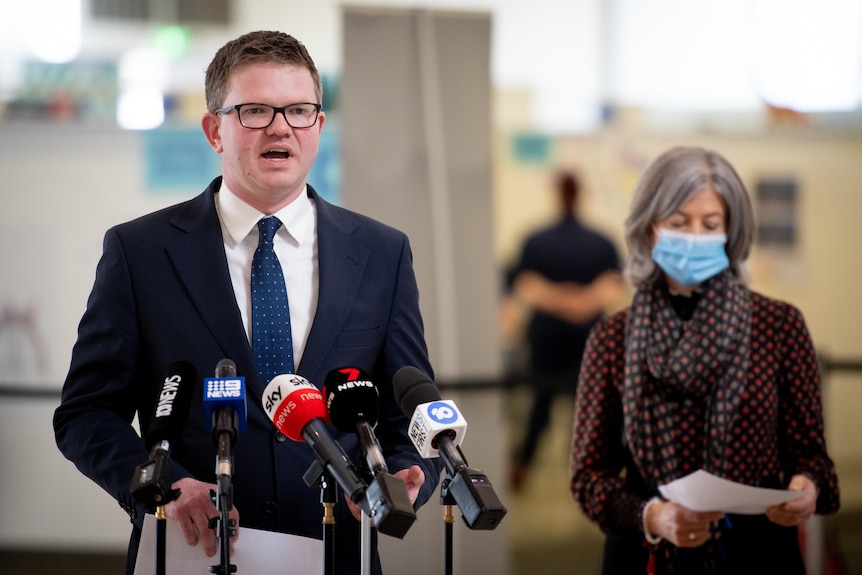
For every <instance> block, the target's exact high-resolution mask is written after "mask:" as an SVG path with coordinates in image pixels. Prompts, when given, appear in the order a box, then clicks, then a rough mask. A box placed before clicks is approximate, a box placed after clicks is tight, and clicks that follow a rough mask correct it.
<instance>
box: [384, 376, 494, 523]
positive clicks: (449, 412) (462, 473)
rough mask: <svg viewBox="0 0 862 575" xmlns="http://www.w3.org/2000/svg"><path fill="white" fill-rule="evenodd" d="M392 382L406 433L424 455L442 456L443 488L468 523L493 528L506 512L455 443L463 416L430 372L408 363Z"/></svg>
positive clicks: (462, 427)
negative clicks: (442, 394) (407, 418)
mask: <svg viewBox="0 0 862 575" xmlns="http://www.w3.org/2000/svg"><path fill="white" fill-rule="evenodd" d="M392 385H393V387H394V389H395V398H396V400H397V401H398V404H399V405H400V406H401V409H402V410H403V411H404V414H405V415H408V416H410V415H411V414H412V416H411V419H410V425H409V428H408V434H409V435H410V439H411V441H412V442H413V445H414V446H415V447H416V450H417V451H418V452H419V454H420V455H421V456H422V457H423V458H425V459H430V458H433V457H440V458H442V459H443V463H444V465H445V466H446V472H447V474H448V475H449V478H450V481H449V484H448V486H447V487H446V488H447V489H448V491H449V493H450V494H451V495H452V497H453V498H454V499H455V502H456V503H457V504H458V507H459V508H460V509H461V514H462V516H463V518H464V521H465V522H466V523H467V526H468V527H469V528H470V529H483V530H490V529H495V528H496V527H497V525H499V523H500V521H502V519H503V516H505V515H506V508H505V507H504V506H503V504H502V503H501V502H500V499H499V498H498V497H497V494H496V492H495V491H494V487H493V486H492V485H491V481H490V480H489V479H488V477H487V476H486V475H485V474H484V473H483V472H482V471H481V470H480V469H476V468H474V467H469V466H468V464H467V460H466V458H465V457H464V453H463V452H462V451H461V447H460V444H461V441H463V439H464V434H465V432H466V431H467V422H466V420H465V419H464V417H463V416H462V415H461V413H460V412H459V411H458V408H457V407H455V403H454V402H452V401H449V400H443V399H440V392H439V390H438V389H437V386H436V385H435V384H434V382H433V381H431V378H430V377H428V376H427V375H426V374H425V373H423V372H422V371H421V370H419V369H417V368H415V367H412V366H407V367H402V368H401V369H399V370H398V371H397V372H395V376H394V377H393V378H392ZM444 485H445V483H444Z"/></svg>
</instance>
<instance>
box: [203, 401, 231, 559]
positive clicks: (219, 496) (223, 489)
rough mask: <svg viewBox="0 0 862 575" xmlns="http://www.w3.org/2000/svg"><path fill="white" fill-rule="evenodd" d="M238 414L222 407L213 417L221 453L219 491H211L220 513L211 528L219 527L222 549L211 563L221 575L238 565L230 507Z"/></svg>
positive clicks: (218, 474) (214, 429)
mask: <svg viewBox="0 0 862 575" xmlns="http://www.w3.org/2000/svg"><path fill="white" fill-rule="evenodd" d="M237 419H238V416H237V413H236V410H233V409H220V410H219V411H218V412H217V413H216V414H215V415H214V417H213V423H214V425H213V439H215V440H216V444H217V447H218V456H217V458H216V485H217V487H218V492H217V493H212V492H211V495H212V496H213V498H214V499H215V501H214V503H215V505H216V509H217V510H218V512H219V514H218V517H214V518H213V519H212V520H211V521H210V523H209V528H210V529H213V528H217V531H216V533H217V535H218V537H219V549H220V559H221V562H220V563H219V564H218V565H211V566H210V568H209V571H210V573H216V574H218V575H229V574H230V573H236V565H231V563H230V538H231V536H233V535H234V534H235V533H236V530H235V529H234V528H235V527H236V523H235V522H234V521H232V520H231V519H230V511H231V509H232V508H233V485H232V483H231V473H232V467H233V455H232V453H231V448H232V447H233V445H234V444H235V443H236V437H237V427H238V421H237Z"/></svg>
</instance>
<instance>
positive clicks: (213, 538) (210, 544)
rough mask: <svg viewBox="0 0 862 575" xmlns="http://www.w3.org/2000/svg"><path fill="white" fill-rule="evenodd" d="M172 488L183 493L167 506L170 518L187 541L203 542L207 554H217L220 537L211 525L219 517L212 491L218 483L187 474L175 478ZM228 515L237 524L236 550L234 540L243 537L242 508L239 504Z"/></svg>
mask: <svg viewBox="0 0 862 575" xmlns="http://www.w3.org/2000/svg"><path fill="white" fill-rule="evenodd" d="M171 487H173V488H174V489H179V490H180V496H179V498H178V499H176V500H174V501H171V502H170V503H168V504H167V505H165V513H166V514H167V516H168V518H169V519H173V520H174V521H176V522H177V525H179V527H180V531H182V532H183V536H184V537H185V538H186V543H188V544H189V545H192V546H194V545H197V544H198V541H200V542H201V543H202V544H203V547H204V553H206V555H207V557H212V556H214V555H215V554H216V550H217V549H218V536H217V534H216V532H215V530H213V529H210V528H209V521H210V519H212V518H218V516H219V512H218V509H216V506H215V504H214V503H213V500H212V498H211V496H210V491H215V490H216V485H215V484H214V483H204V482H202V481H198V480H197V479H192V478H191V477H184V478H183V479H180V480H178V481H175V482H174V484H173V485H172V486H171ZM228 517H229V518H230V519H231V520H233V521H234V523H235V525H236V526H237V527H236V528H235V530H234V532H235V534H234V535H233V536H232V537H231V551H233V542H234V541H236V539H237V537H239V511H237V509H236V507H233V508H232V509H231V510H230V513H229V514H228Z"/></svg>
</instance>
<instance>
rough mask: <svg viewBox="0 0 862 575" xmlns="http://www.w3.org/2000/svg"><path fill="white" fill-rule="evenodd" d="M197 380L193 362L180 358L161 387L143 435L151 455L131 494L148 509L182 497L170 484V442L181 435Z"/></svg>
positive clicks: (135, 481) (136, 474) (173, 441)
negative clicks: (147, 427)
mask: <svg viewBox="0 0 862 575" xmlns="http://www.w3.org/2000/svg"><path fill="white" fill-rule="evenodd" d="M196 380H197V370H195V368H194V366H193V365H192V364H190V363H189V362H187V361H177V362H174V363H172V364H171V365H170V367H169V368H168V370H167V375H165V378H164V380H163V381H162V385H161V387H159V394H158V396H156V405H155V409H154V411H153V418H152V419H151V420H150V424H149V429H148V430H147V433H146V434H145V437H144V444H145V445H146V447H147V449H149V450H150V458H149V460H147V462H146V463H144V464H143V465H141V466H140V467H138V468H137V469H136V470H135V474H134V476H133V477H132V486H131V493H132V497H134V498H135V500H136V501H137V502H138V504H139V505H140V506H141V507H143V508H145V509H149V510H152V509H154V508H156V507H160V506H162V505H166V504H168V503H170V502H171V501H173V500H174V499H176V498H177V497H179V491H178V490H175V489H172V488H171V483H172V481H171V480H172V472H171V467H170V454H171V446H172V445H175V444H177V443H179V442H180V440H181V439H182V431H183V425H184V423H185V421H186V419H187V418H188V413H189V407H190V405H191V400H192V393H193V391H194V389H195V386H196Z"/></svg>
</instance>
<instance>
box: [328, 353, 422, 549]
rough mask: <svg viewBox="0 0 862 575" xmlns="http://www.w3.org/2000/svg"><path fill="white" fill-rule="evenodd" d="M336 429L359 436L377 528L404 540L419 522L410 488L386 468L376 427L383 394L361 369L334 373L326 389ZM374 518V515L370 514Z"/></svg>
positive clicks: (347, 368) (348, 368)
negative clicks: (368, 476) (410, 529)
mask: <svg viewBox="0 0 862 575" xmlns="http://www.w3.org/2000/svg"><path fill="white" fill-rule="evenodd" d="M323 392H324V395H325V396H326V405H327V407H328V409H329V417H330V420H331V421H332V425H334V426H335V428H336V429H338V430H339V431H342V432H344V433H356V434H357V435H358V436H359V443H360V445H361V447H362V452H363V453H364V454H365V463H366V466H367V469H368V471H369V474H370V478H369V481H370V483H369V485H368V491H367V492H366V495H365V498H366V499H367V500H368V501H369V506H370V507H371V509H372V510H374V511H376V517H375V526H376V527H377V530H378V531H380V532H381V533H384V534H386V535H392V536H394V537H398V538H403V537H404V535H405V534H406V533H407V530H408V529H409V528H410V526H411V525H412V524H413V522H414V521H415V520H416V513H415V512H414V510H413V504H412V503H411V502H410V495H409V494H408V493H407V485H406V484H405V483H404V481H403V480H401V479H400V478H398V477H395V476H394V475H392V474H391V473H389V470H388V469H387V466H386V460H385V459H384V458H383V451H382V450H381V448H380V443H379V442H378V441H377V436H376V435H375V434H374V426H375V425H377V416H378V412H379V411H380V405H379V403H380V401H379V400H380V394H379V392H378V391H377V387H376V386H375V385H374V383H372V382H371V378H370V377H369V376H368V374H367V373H365V372H364V371H363V370H361V369H357V368H354V367H345V368H341V369H334V370H332V371H330V372H329V374H328V375H327V376H326V383H325V384H324V387H323ZM369 515H371V514H369Z"/></svg>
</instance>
